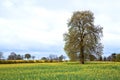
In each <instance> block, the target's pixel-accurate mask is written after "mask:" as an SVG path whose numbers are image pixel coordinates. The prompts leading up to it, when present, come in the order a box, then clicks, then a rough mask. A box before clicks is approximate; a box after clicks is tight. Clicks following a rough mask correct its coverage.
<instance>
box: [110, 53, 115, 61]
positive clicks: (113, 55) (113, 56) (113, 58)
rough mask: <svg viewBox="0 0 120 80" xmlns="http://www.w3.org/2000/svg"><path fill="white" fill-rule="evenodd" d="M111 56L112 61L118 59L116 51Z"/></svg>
mask: <svg viewBox="0 0 120 80" xmlns="http://www.w3.org/2000/svg"><path fill="white" fill-rule="evenodd" d="M111 58H112V61H115V60H116V53H112V55H111Z"/></svg>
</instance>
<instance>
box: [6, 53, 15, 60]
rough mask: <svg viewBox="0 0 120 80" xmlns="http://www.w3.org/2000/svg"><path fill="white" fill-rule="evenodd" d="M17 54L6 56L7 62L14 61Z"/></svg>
mask: <svg viewBox="0 0 120 80" xmlns="http://www.w3.org/2000/svg"><path fill="white" fill-rule="evenodd" d="M16 58H17V54H16V53H15V52H11V53H10V55H9V56H8V60H16Z"/></svg>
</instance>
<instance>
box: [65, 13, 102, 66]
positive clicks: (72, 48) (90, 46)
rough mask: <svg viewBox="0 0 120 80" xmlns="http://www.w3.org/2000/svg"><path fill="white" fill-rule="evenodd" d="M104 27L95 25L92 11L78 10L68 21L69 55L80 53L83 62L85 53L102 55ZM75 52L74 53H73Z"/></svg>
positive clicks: (66, 49) (66, 48)
mask: <svg viewBox="0 0 120 80" xmlns="http://www.w3.org/2000/svg"><path fill="white" fill-rule="evenodd" d="M102 29H103V28H102V27H101V26H95V25H94V16H93V13H92V12H91V11H76V12H74V13H73V15H72V17H71V19H70V20H69V21H68V33H65V34H64V41H65V47H64V50H65V51H66V53H67V55H69V54H71V53H72V54H76V53H77V54H79V60H80V62H81V63H82V64H84V61H85V54H86V53H87V54H98V55H101V54H102V51H103V46H102V44H101V43H100V38H101V37H102ZM73 52H74V53H73Z"/></svg>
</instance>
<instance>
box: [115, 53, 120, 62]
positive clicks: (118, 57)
mask: <svg viewBox="0 0 120 80" xmlns="http://www.w3.org/2000/svg"><path fill="white" fill-rule="evenodd" d="M116 61H118V62H120V54H117V56H116Z"/></svg>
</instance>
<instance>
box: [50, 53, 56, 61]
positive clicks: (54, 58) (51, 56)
mask: <svg viewBox="0 0 120 80" xmlns="http://www.w3.org/2000/svg"><path fill="white" fill-rule="evenodd" d="M49 60H50V61H51V62H52V61H53V60H58V57H57V55H54V54H50V55H49Z"/></svg>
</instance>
